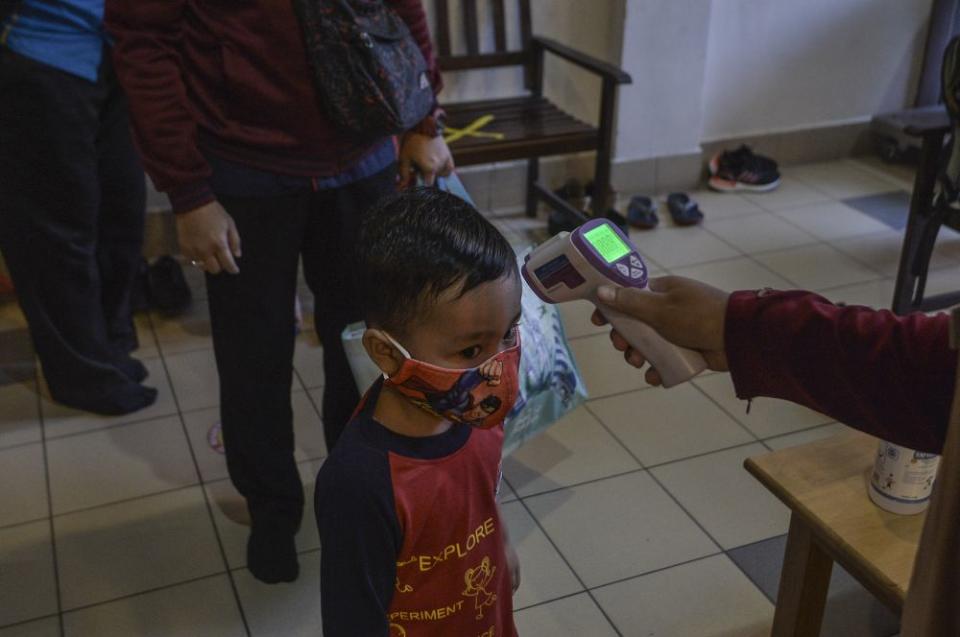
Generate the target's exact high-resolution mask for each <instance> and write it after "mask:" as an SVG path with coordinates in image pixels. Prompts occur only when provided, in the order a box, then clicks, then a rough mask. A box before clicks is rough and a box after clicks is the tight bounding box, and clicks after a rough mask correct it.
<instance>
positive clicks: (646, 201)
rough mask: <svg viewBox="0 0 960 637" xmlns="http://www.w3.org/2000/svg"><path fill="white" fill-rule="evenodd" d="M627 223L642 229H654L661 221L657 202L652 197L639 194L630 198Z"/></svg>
mask: <svg viewBox="0 0 960 637" xmlns="http://www.w3.org/2000/svg"><path fill="white" fill-rule="evenodd" d="M627 223H629V224H630V225H631V226H633V227H634V228H638V229H640V230H652V229H653V228H656V227H657V224H658V223H660V217H658V216H657V202H656V201H654V200H653V199H651V198H650V197H645V196H643V195H637V196H636V197H633V198H632V199H630V205H629V206H627Z"/></svg>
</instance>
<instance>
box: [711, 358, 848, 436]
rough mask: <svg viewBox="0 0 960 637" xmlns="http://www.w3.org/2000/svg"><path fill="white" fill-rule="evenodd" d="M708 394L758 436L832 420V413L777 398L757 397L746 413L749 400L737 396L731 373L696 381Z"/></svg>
mask: <svg viewBox="0 0 960 637" xmlns="http://www.w3.org/2000/svg"><path fill="white" fill-rule="evenodd" d="M693 382H694V383H695V384H696V385H697V386H698V387H699V388H700V389H702V390H703V391H705V392H706V393H707V395H708V396H710V397H711V398H712V399H713V400H715V401H716V402H717V403H718V404H719V405H720V406H721V407H723V408H724V409H725V410H726V411H727V412H728V413H730V414H733V416H734V417H735V418H736V419H737V420H738V421H739V422H740V423H741V424H743V426H744V427H746V428H747V429H749V430H750V431H752V432H753V433H754V435H756V436H757V437H758V438H769V437H770V436H779V435H781V434H786V433H790V432H791V431H797V430H799V429H807V428H809V427H815V426H817V425H822V424H825V423H828V422H830V421H831V420H832V419H831V418H830V417H829V416H824V415H823V414H821V413H818V412H815V411H813V410H811V409H807V408H806V407H801V406H800V405H796V404H794V403H790V402H787V401H785V400H777V399H775V398H754V399H753V401H752V402H751V403H750V413H747V404H748V403H747V401H745V400H740V399H739V398H737V396H736V394H735V393H734V390H733V381H732V380H731V379H730V375H729V374H714V375H713V376H704V377H703V378H698V379H696V380H694V381H693Z"/></svg>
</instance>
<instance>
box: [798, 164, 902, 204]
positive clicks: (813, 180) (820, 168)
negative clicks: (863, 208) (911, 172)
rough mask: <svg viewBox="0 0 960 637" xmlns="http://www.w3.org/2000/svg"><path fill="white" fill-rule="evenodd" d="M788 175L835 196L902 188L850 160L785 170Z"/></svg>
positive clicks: (855, 195)
mask: <svg viewBox="0 0 960 637" xmlns="http://www.w3.org/2000/svg"><path fill="white" fill-rule="evenodd" d="M782 172H783V174H784V175H785V176H786V177H787V178H795V179H797V180H799V181H802V182H803V183H805V184H807V185H808V186H811V187H813V188H816V189H817V190H819V191H820V192H822V193H824V194H827V195H829V196H830V197H832V198H834V199H848V198H850V197H863V196H866V195H876V194H879V193H881V192H891V191H893V190H898V189H899V188H898V187H897V186H896V185H894V184H892V183H890V181H888V180H886V179H881V178H880V177H877V176H876V175H874V174H872V173H870V172H868V171H866V170H864V169H863V168H862V167H861V166H858V165H856V164H855V163H854V162H852V161H850V160H845V159H841V160H837V161H833V162H823V163H817V164H805V165H801V166H789V167H786V168H784V169H783V170H782Z"/></svg>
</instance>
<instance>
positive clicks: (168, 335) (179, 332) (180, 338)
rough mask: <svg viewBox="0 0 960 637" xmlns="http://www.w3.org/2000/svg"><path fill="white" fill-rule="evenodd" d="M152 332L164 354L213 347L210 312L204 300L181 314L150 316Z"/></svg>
mask: <svg viewBox="0 0 960 637" xmlns="http://www.w3.org/2000/svg"><path fill="white" fill-rule="evenodd" d="M151 322H152V324H153V331H154V334H156V337H157V342H158V343H159V344H160V349H161V350H162V351H163V353H164V354H177V353H179V352H191V351H193V350H198V349H209V348H211V347H213V340H212V338H211V336H210V310H209V307H208V306H207V302H206V301H205V300H197V301H194V302H193V304H192V305H191V306H190V307H189V308H188V309H187V310H186V311H185V312H183V313H181V314H177V315H175V316H167V315H163V314H160V313H157V312H154V313H153V314H152V315H151Z"/></svg>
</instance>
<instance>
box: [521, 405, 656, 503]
mask: <svg viewBox="0 0 960 637" xmlns="http://www.w3.org/2000/svg"><path fill="white" fill-rule="evenodd" d="M639 468H640V465H639V464H637V462H636V461H635V460H634V459H633V458H631V457H630V454H629V453H627V451H626V450H625V449H624V448H623V447H622V446H621V445H620V443H618V442H617V441H616V440H615V439H614V438H613V437H612V436H611V435H610V434H609V433H607V431H606V430H605V429H604V428H603V426H602V425H601V424H600V422H599V421H598V420H597V419H596V418H595V417H594V416H593V414H591V413H590V412H589V411H587V409H586V408H585V407H581V408H579V409H577V410H576V411H574V412H573V413H571V414H569V415H567V416H566V417H565V418H563V419H562V420H561V421H560V422H558V423H556V424H555V425H553V426H552V427H551V428H550V429H549V430H547V431H546V432H544V433H542V434H541V435H540V436H538V437H537V438H534V439H533V440H531V441H530V442H528V443H526V444H525V445H524V446H522V447H520V448H519V449H517V450H516V451H515V452H513V454H512V455H511V456H510V457H509V458H506V459H505V460H504V462H503V473H504V475H505V476H506V477H507V479H509V480H510V484H512V485H514V486H515V487H516V489H517V491H518V493H519V494H520V495H521V496H528V495H531V494H534V493H540V492H543V491H549V490H551V489H556V488H558V487H565V486H570V485H573V484H578V483H581V482H587V481H588V480H596V479H598V478H606V477H608V476H612V475H616V474H618V473H625V472H627V471H632V470H634V469H639Z"/></svg>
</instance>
